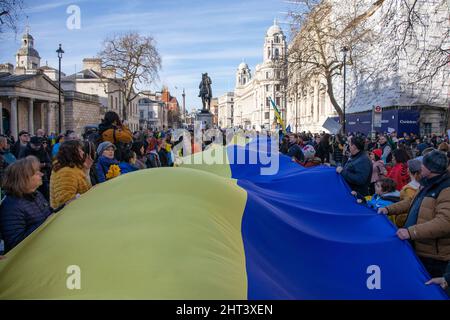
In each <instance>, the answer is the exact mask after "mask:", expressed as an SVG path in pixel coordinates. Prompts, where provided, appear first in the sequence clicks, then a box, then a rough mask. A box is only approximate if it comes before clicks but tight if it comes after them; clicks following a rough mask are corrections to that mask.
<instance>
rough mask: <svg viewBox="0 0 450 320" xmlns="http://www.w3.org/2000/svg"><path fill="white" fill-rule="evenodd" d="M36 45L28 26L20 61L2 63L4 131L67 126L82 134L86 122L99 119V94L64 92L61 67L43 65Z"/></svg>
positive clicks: (0, 99) (0, 110)
mask: <svg viewBox="0 0 450 320" xmlns="http://www.w3.org/2000/svg"><path fill="white" fill-rule="evenodd" d="M34 45H35V43H34V38H33V36H32V35H31V34H30V33H29V28H27V31H26V32H25V33H24V35H23V36H22V45H21V47H20V48H19V50H18V51H17V53H16V65H15V66H13V65H12V64H10V63H4V64H0V133H1V134H11V135H12V136H14V137H15V138H17V134H18V133H19V132H20V131H22V130H26V131H28V132H30V133H31V134H34V133H35V131H36V130H37V129H44V130H45V131H46V132H47V133H48V134H50V133H55V132H64V131H65V130H74V131H75V132H77V133H78V134H81V133H83V129H84V126H86V125H88V124H90V123H91V122H92V121H95V122H97V123H98V121H99V120H100V103H99V97H98V96H96V95H93V94H83V93H81V92H78V91H76V90H75V89H74V88H72V89H68V90H61V92H60V91H59V88H58V82H57V81H58V77H59V72H58V70H56V69H54V68H51V67H49V66H47V65H46V66H44V67H41V57H40V55H39V53H38V51H37V50H36V49H35V46H34ZM62 76H64V74H63V73H62ZM60 96H61V107H59V97H60ZM60 119H61V121H60Z"/></svg>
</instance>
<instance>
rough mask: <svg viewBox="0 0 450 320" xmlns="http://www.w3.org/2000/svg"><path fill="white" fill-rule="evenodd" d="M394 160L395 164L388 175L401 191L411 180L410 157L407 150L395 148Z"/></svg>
mask: <svg viewBox="0 0 450 320" xmlns="http://www.w3.org/2000/svg"><path fill="white" fill-rule="evenodd" d="M392 160H393V162H394V166H393V167H392V169H391V170H390V171H389V173H388V176H387V177H388V178H391V179H392V180H394V181H395V183H396V185H397V190H398V191H400V190H402V188H403V187H404V186H406V185H407V184H408V183H409V182H410V181H411V177H410V176H409V172H408V164H407V162H408V160H410V159H409V156H408V153H407V152H406V151H405V150H403V149H395V150H394V151H393V154H392Z"/></svg>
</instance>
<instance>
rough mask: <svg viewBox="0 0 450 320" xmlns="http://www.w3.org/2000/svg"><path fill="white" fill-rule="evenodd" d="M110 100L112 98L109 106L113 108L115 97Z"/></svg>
mask: <svg viewBox="0 0 450 320" xmlns="http://www.w3.org/2000/svg"><path fill="white" fill-rule="evenodd" d="M109 100H110V102H109V107H110V108H111V109H112V108H114V102H113V97H112V96H111V97H110V99H109Z"/></svg>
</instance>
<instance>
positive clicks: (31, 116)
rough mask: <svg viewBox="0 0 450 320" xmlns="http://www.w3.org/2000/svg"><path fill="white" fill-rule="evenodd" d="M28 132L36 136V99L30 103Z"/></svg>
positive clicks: (30, 100)
mask: <svg viewBox="0 0 450 320" xmlns="http://www.w3.org/2000/svg"><path fill="white" fill-rule="evenodd" d="M28 131H29V132H30V133H31V134H34V99H32V98H31V99H29V101H28Z"/></svg>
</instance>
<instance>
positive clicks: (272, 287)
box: [0, 142, 446, 299]
mask: <svg viewBox="0 0 450 320" xmlns="http://www.w3.org/2000/svg"><path fill="white" fill-rule="evenodd" d="M255 143H258V142H255ZM255 143H251V144H248V145H246V146H245V147H243V146H228V147H226V148H213V149H212V150H209V151H207V152H205V153H203V154H196V155H194V158H196V159H197V160H199V161H198V162H199V163H201V164H197V165H196V164H193V165H189V166H186V167H181V168H167V169H151V170H145V171H139V172H135V173H131V174H127V175H124V176H120V177H118V178H116V179H114V180H112V181H110V182H107V183H105V184H103V185H100V186H98V187H96V188H94V189H92V190H91V191H89V192H88V193H86V194H84V195H83V196H82V197H81V198H80V199H78V200H76V201H74V202H72V203H71V204H69V205H68V206H67V207H66V208H65V209H64V210H62V211H61V212H60V213H58V214H57V215H55V216H53V217H52V218H50V219H49V220H48V221H47V222H46V223H45V224H44V225H42V226H41V227H40V228H39V229H38V230H37V231H36V232H34V233H33V234H32V235H30V236H29V237H28V238H27V239H26V240H24V241H23V242H22V243H21V244H20V245H19V246H17V247H16V248H15V249H14V250H12V251H11V252H10V253H8V255H7V256H8V257H7V259H6V260H3V261H0V299H444V298H445V297H446V296H445V293H444V292H443V291H441V290H440V288H438V287H436V286H426V285H425V284H424V283H425V282H426V281H427V280H428V279H429V276H428V274H427V272H426V271H425V270H424V268H423V267H422V265H421V264H420V263H419V261H418V259H417V257H416V256H415V254H414V252H413V250H412V249H411V247H410V245H409V244H408V243H407V242H405V241H400V240H399V239H398V238H397V237H396V235H395V231H396V230H395V227H394V226H393V225H392V224H391V223H390V222H389V221H388V219H387V218H386V217H384V216H381V215H378V214H376V213H375V212H373V211H371V210H369V209H367V208H365V207H362V206H360V205H358V204H356V203H355V200H354V199H353V198H352V196H351V195H350V194H349V192H348V189H347V186H346V185H345V183H344V181H343V180H342V178H341V177H340V176H339V175H337V174H336V173H335V172H334V170H333V169H330V168H322V167H321V168H314V169H302V168H301V167H299V166H298V165H296V164H294V163H292V162H291V160H290V159H289V158H286V157H283V156H282V157H281V158H280V170H279V172H278V173H277V174H276V175H272V176H262V175H260V169H261V165H248V164H247V165H239V164H236V163H234V162H235V161H234V160H236V159H237V157H238V154H239V151H242V152H243V153H244V154H245V155H246V156H247V157H250V156H255V155H256V156H259V155H258V154H257V153H258V151H257V149H255ZM213 153H214V155H215V156H217V155H219V156H223V158H224V159H225V161H226V163H225V164H222V165H221V164H215V165H206V164H205V163H204V161H200V160H202V159H199V157H200V158H201V157H202V156H203V155H205V154H209V155H212V154H213ZM221 153H223V154H221ZM255 153H256V154H255ZM233 163H234V164H233ZM69 266H77V267H79V270H80V273H79V276H80V277H79V279H80V285H81V288H80V289H69V288H70V285H69V286H67V282H68V279H70V277H71V274H68V273H67V270H68V267H69ZM69 270H71V269H69ZM374 270H375V271H374ZM374 272H375V273H374ZM374 274H376V277H375V276H374ZM375 278H376V279H375ZM69 282H70V281H69Z"/></svg>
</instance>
